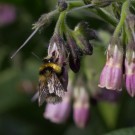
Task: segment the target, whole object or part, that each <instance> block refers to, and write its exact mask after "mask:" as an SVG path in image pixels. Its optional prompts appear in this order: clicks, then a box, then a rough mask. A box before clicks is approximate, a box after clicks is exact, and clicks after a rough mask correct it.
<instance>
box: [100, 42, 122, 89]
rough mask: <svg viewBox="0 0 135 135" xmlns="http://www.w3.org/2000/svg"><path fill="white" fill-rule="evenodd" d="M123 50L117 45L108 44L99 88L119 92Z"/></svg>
mask: <svg viewBox="0 0 135 135" xmlns="http://www.w3.org/2000/svg"><path fill="white" fill-rule="evenodd" d="M122 64H123V50H122V48H121V47H120V46H118V45H117V44H115V45H113V44H110V45H109V47H108V50H107V62H106V64H105V67H104V68H103V70H102V73H101V76H100V84H99V85H98V86H99V87H101V88H106V89H110V90H121V88H122V77H123V70H122Z"/></svg>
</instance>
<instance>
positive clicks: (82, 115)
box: [73, 87, 90, 128]
mask: <svg viewBox="0 0 135 135" xmlns="http://www.w3.org/2000/svg"><path fill="white" fill-rule="evenodd" d="M89 116H90V104H89V95H88V93H87V92H86V90H85V88H84V87H79V88H76V89H75V90H74V104H73V118H74V122H75V123H76V125H77V126H78V127H79V128H84V127H86V125H87V124H88V120H89Z"/></svg>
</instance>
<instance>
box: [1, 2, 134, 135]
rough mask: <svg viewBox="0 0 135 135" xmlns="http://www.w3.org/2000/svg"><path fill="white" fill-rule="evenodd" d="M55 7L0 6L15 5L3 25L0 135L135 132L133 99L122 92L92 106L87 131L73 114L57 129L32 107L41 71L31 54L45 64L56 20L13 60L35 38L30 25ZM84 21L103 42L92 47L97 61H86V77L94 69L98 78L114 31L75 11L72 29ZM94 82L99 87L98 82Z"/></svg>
mask: <svg viewBox="0 0 135 135" xmlns="http://www.w3.org/2000/svg"><path fill="white" fill-rule="evenodd" d="M56 2H57V1H56V0H3V1H2V0H0V5H1V4H3V3H5V4H11V5H12V6H14V7H15V10H16V12H15V13H16V16H15V20H14V21H13V22H12V23H8V24H6V23H5V24H2V25H0V135H37V134H39V135H54V134H55V135H75V134H77V135H101V134H105V133H107V132H109V131H112V130H116V129H119V128H127V127H132V126H134V125H135V99H134V98H131V97H129V95H128V94H127V93H126V92H125V91H124V90H123V92H122V95H121V96H120V98H119V100H118V101H117V102H115V103H114V102H113V103H112V102H107V101H100V102H97V104H91V119H90V122H89V124H88V126H87V127H86V128H85V129H79V128H77V127H76V126H75V124H74V122H73V119H72V114H71V115H70V118H69V119H68V121H67V123H65V124H60V125H56V124H53V123H51V122H50V121H48V120H45V119H44V118H43V112H44V108H45V106H42V107H40V108H39V107H38V104H37V102H34V103H32V102H31V98H32V96H33V94H34V93H35V91H36V86H37V84H38V69H39V66H40V64H41V61H40V60H38V59H36V58H35V57H34V56H33V55H32V53H35V54H37V55H38V56H39V57H40V58H41V59H42V58H43V57H44V56H45V55H46V52H47V45H48V42H49V39H50V38H51V36H52V33H53V30H54V26H55V22H56V19H54V21H53V23H51V25H50V26H49V27H48V28H47V29H45V30H42V31H41V32H39V33H37V34H36V35H35V36H34V37H33V38H32V40H31V41H30V42H29V43H28V44H27V46H26V47H24V48H23V49H22V50H21V51H20V52H19V53H18V54H17V55H16V57H15V58H14V59H12V60H11V59H10V56H11V55H12V53H13V52H14V51H15V50H16V49H17V48H18V47H19V46H20V45H21V44H22V43H23V42H24V41H25V39H26V38H27V37H28V36H29V35H30V34H31V32H32V30H31V27H32V24H33V23H35V22H36V21H37V20H38V18H39V17H40V15H41V14H43V13H45V12H49V11H51V10H53V9H55V7H56ZM1 13H2V10H1V8H0V14H1ZM80 14H82V16H81V15H80ZM80 16H81V17H80ZM91 16H92V17H91ZM0 17H1V16H0ZM1 19H2V18H0V20H1ZM71 20H72V21H71ZM80 20H86V21H88V22H89V23H90V26H91V27H92V28H94V29H95V30H96V31H97V33H98V35H99V37H100V41H95V42H94V43H93V44H94V55H93V56H88V57H86V58H85V60H84V61H86V62H87V63H89V64H88V65H87V67H86V71H87V73H88V74H91V72H92V71H93V70H90V69H94V72H95V73H97V78H99V73H100V72H101V70H102V68H103V65H104V63H105V49H106V46H107V44H108V42H109V39H110V36H111V34H112V31H113V30H114V28H113V27H112V26H110V25H107V24H106V23H105V22H103V21H101V20H98V19H97V18H94V17H93V15H91V14H88V13H87V14H86V13H85V14H84V12H83V11H82V12H78V11H76V12H74V13H73V14H71V15H69V16H68V19H67V21H68V24H69V25H70V27H71V28H73V27H74V26H75V25H76V24H77V22H78V21H80ZM88 61H89V62H88ZM89 67H90V68H89ZM82 68H83V67H82ZM97 78H96V79H97ZM90 79H91V78H90ZM96 81H97V84H98V80H96Z"/></svg>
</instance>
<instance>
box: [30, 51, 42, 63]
mask: <svg viewBox="0 0 135 135" xmlns="http://www.w3.org/2000/svg"><path fill="white" fill-rule="evenodd" d="M31 54H32V55H33V56H34V57H35V58H36V59H37V60H39V61H42V60H41V58H40V57H39V56H38V55H37V54H35V53H34V52H31Z"/></svg>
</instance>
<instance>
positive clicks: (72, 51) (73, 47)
mask: <svg viewBox="0 0 135 135" xmlns="http://www.w3.org/2000/svg"><path fill="white" fill-rule="evenodd" d="M66 38H67V49H68V50H69V66H70V68H71V69H72V71H74V72H75V73H77V72H78V71H79V69H80V59H81V52H80V49H79V48H78V46H77V44H76V41H75V40H74V39H73V37H72V36H71V35H69V34H67V35H66Z"/></svg>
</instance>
